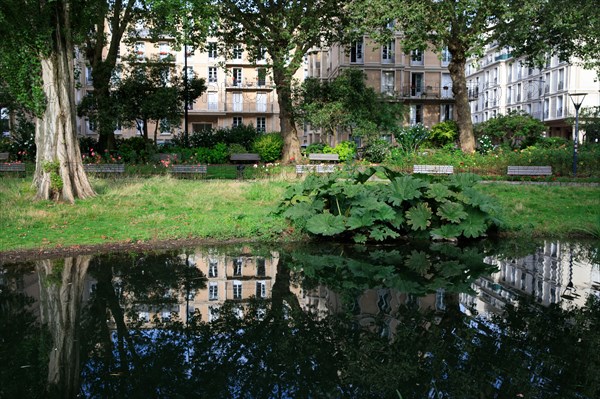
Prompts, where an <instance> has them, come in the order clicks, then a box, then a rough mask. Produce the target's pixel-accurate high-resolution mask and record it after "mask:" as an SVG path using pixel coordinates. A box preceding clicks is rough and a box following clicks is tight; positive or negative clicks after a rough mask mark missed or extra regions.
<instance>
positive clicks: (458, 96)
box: [448, 45, 475, 154]
mask: <svg viewBox="0 0 600 399" xmlns="http://www.w3.org/2000/svg"><path fill="white" fill-rule="evenodd" d="M448 48H449V50H450V53H451V55H452V61H451V62H450V64H449V65H448V70H449V71H450V77H451V78H452V94H453V95H454V101H455V104H456V116H457V120H456V122H457V124H458V131H459V140H460V148H461V150H462V151H463V152H465V153H468V154H471V153H473V152H475V136H474V134H473V122H472V121H471V106H470V105H469V93H468V90H467V79H466V77H465V65H466V59H465V57H464V54H465V53H464V52H461V51H458V50H457V49H456V47H453V46H452V45H449V46H448Z"/></svg>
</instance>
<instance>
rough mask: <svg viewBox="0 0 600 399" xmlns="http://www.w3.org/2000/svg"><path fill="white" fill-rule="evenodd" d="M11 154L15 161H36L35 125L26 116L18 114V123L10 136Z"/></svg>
mask: <svg viewBox="0 0 600 399" xmlns="http://www.w3.org/2000/svg"><path fill="white" fill-rule="evenodd" d="M9 152H10V154H11V158H12V159H13V160H17V161H33V160H35V153H36V146H35V125H34V124H33V122H31V121H30V120H29V119H27V117H26V116H25V115H24V114H17V123H16V126H15V127H14V129H13V130H12V131H11V135H10V148H9Z"/></svg>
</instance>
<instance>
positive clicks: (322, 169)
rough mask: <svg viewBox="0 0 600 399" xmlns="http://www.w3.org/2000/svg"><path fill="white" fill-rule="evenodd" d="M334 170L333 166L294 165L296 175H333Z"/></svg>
mask: <svg viewBox="0 0 600 399" xmlns="http://www.w3.org/2000/svg"><path fill="white" fill-rule="evenodd" d="M335 170H336V166H335V165H296V174H298V175H301V174H303V173H333V172H335Z"/></svg>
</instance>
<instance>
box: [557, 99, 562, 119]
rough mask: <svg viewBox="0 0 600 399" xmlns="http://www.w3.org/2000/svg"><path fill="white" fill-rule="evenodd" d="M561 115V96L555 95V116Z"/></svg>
mask: <svg viewBox="0 0 600 399" xmlns="http://www.w3.org/2000/svg"><path fill="white" fill-rule="evenodd" d="M562 116H563V96H558V97H556V117H557V118H558V117H562Z"/></svg>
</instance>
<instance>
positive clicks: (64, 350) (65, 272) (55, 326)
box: [36, 256, 91, 398]
mask: <svg viewBox="0 0 600 399" xmlns="http://www.w3.org/2000/svg"><path fill="white" fill-rule="evenodd" d="M90 260H91V257H89V256H80V257H76V258H67V259H65V260H64V265H62V264H61V265H60V266H62V270H61V268H60V267H57V266H59V265H58V264H57V263H58V261H52V260H44V261H40V262H38V264H37V266H36V270H37V273H38V276H39V281H40V304H41V306H40V317H41V321H42V323H44V324H47V325H49V326H50V332H51V335H52V341H53V342H52V349H51V352H50V356H49V364H48V383H49V386H50V390H52V391H55V393H57V394H58V395H59V396H58V397H61V398H76V397H77V395H78V393H79V376H80V373H81V367H80V342H79V336H80V331H79V320H80V319H81V310H82V303H83V292H84V288H85V278H86V275H87V270H88V267H89V263H90ZM57 277H58V278H59V281H56V278H57Z"/></svg>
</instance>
